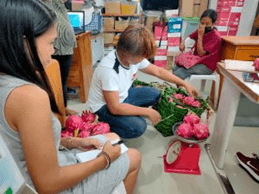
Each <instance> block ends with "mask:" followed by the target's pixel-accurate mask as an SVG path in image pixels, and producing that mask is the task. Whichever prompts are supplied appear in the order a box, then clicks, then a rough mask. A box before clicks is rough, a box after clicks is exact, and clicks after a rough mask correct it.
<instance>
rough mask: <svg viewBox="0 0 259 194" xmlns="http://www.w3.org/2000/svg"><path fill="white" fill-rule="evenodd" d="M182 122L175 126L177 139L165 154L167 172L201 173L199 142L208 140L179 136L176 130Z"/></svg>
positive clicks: (174, 130)
mask: <svg viewBox="0 0 259 194" xmlns="http://www.w3.org/2000/svg"><path fill="white" fill-rule="evenodd" d="M181 123H182V122H178V123H176V124H175V125H174V126H173V133H174V136H175V138H176V139H175V140H173V141H172V143H171V144H170V145H169V148H168V150H167V152H166V154H165V155H164V156H163V159H164V169H165V172H169V173H171V172H175V173H182V174H196V175H200V174H201V171H200V168H199V159H200V153H201V149H200V146H199V143H201V142H204V141H206V139H203V140H195V139H185V138H183V137H180V136H178V135H177V133H176V131H177V129H178V126H179V125H180V124H181Z"/></svg>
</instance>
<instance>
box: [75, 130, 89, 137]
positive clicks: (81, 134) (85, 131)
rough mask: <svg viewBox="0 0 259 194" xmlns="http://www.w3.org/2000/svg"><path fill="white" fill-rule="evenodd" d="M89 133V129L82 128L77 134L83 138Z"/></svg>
mask: <svg viewBox="0 0 259 194" xmlns="http://www.w3.org/2000/svg"><path fill="white" fill-rule="evenodd" d="M90 134H91V131H90V130H84V131H81V132H80V133H79V135H78V137H80V138H85V137H89V136H90Z"/></svg>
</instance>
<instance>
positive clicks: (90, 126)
mask: <svg viewBox="0 0 259 194" xmlns="http://www.w3.org/2000/svg"><path fill="white" fill-rule="evenodd" d="M95 125H96V124H94V123H84V125H83V126H82V127H81V131H92V129H93V128H94V127H95Z"/></svg>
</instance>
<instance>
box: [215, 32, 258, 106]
mask: <svg viewBox="0 0 259 194" xmlns="http://www.w3.org/2000/svg"><path fill="white" fill-rule="evenodd" d="M257 57H258V58H259V36H222V43H221V48H220V60H225V59H234V60H243V61H254V60H255V59H256V58H257ZM218 73H219V75H220V83H219V95H218V101H219V100H220V96H221V90H222V86H223V82H224V76H222V75H221V73H220V72H218ZM218 104H219V103H218Z"/></svg>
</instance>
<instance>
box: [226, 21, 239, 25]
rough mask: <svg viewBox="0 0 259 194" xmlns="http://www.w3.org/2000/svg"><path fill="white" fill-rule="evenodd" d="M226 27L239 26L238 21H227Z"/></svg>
mask: <svg viewBox="0 0 259 194" xmlns="http://www.w3.org/2000/svg"><path fill="white" fill-rule="evenodd" d="M228 26H239V21H229V22H228Z"/></svg>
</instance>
